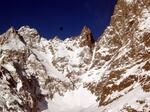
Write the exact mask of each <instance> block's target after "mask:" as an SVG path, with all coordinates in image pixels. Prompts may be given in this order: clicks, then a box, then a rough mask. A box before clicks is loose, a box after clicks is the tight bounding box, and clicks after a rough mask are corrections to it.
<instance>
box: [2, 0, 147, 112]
mask: <svg viewBox="0 0 150 112" xmlns="http://www.w3.org/2000/svg"><path fill="white" fill-rule="evenodd" d="M117 2H118V3H117V5H116V7H115V11H114V14H113V16H112V18H111V23H110V26H108V27H107V28H106V30H105V31H104V33H103V35H102V36H101V37H99V39H98V40H97V41H94V39H93V36H92V32H91V31H90V29H89V28H88V27H86V26H85V27H84V28H83V30H82V31H81V34H80V35H79V36H75V37H71V38H67V39H65V40H61V39H59V38H58V37H54V38H53V39H50V40H47V39H45V38H43V37H41V36H40V35H39V34H38V32H37V30H36V29H33V28H30V27H28V26H23V27H21V28H20V29H18V30H15V29H14V28H13V27H12V28H10V29H9V30H8V31H7V32H6V33H4V34H2V35H0V90H1V91H0V111H2V112H149V111H150V1H148V0H118V1H117Z"/></svg>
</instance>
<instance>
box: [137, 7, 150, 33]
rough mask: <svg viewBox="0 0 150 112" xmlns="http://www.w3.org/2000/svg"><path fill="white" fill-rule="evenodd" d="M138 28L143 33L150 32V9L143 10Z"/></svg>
mask: <svg viewBox="0 0 150 112" xmlns="http://www.w3.org/2000/svg"><path fill="white" fill-rule="evenodd" d="M138 27H139V30H141V31H144V32H150V11H149V10H148V9H143V11H142V18H141V19H140V20H139V25H138Z"/></svg>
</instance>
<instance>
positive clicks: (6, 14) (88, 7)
mask: <svg viewBox="0 0 150 112" xmlns="http://www.w3.org/2000/svg"><path fill="white" fill-rule="evenodd" d="M115 3H116V0H0V4H1V7H0V33H3V32H5V31H6V30H7V29H8V28H9V27H11V26H14V27H15V28H16V29H18V28H19V27H21V26H23V25H29V26H30V27H33V28H36V29H37V30H38V31H39V33H40V35H41V36H44V37H47V38H52V37H54V36H55V35H57V36H59V37H60V38H62V39H64V38H67V37H70V36H76V35H79V34H80V32H81V30H82V27H83V26H84V25H86V26H88V27H89V28H90V29H91V30H92V32H93V35H94V37H95V39H96V38H97V37H98V36H99V35H100V34H101V33H102V32H103V31H104V29H105V28H106V26H107V25H109V23H110V17H111V15H112V13H113V9H114V6H115ZM60 27H62V28H63V30H60Z"/></svg>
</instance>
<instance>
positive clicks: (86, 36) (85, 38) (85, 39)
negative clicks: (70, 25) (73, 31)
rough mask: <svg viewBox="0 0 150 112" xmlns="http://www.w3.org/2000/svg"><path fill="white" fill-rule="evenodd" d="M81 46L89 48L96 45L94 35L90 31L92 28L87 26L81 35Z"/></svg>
mask: <svg viewBox="0 0 150 112" xmlns="http://www.w3.org/2000/svg"><path fill="white" fill-rule="evenodd" d="M79 41H80V46H85V45H87V46H89V47H92V46H93V45H94V38H93V34H92V32H91V30H90V28H88V27H87V26H84V27H83V29H82V31H81V34H80V40H79Z"/></svg>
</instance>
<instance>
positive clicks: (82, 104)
mask: <svg viewBox="0 0 150 112" xmlns="http://www.w3.org/2000/svg"><path fill="white" fill-rule="evenodd" d="M94 104H97V102H96V96H95V95H93V94H92V93H91V92H90V91H88V90H87V89H86V88H83V87H82V86H80V87H79V88H78V89H75V90H73V91H68V92H66V93H65V94H64V96H59V95H55V97H54V99H53V100H52V101H49V108H48V110H45V111H43V112H82V111H83V110H84V109H85V108H88V107H89V106H91V105H94Z"/></svg>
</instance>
